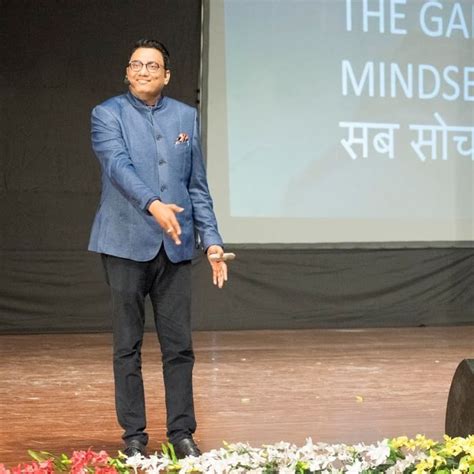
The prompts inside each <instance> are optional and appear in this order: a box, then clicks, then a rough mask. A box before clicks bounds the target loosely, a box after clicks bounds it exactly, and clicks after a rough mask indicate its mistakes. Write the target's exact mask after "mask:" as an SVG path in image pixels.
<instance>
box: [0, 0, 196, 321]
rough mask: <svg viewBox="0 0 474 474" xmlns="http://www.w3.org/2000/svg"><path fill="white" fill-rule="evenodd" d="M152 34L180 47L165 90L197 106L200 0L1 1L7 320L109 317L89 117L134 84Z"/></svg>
mask: <svg viewBox="0 0 474 474" xmlns="http://www.w3.org/2000/svg"><path fill="white" fill-rule="evenodd" d="M143 37H151V38H156V39H159V40H161V41H162V42H164V43H165V44H166V45H167V47H168V49H169V51H170V53H171V61H172V62H171V64H172V80H171V82H170V85H169V87H168V89H167V94H168V95H170V96H173V97H175V98H177V99H179V100H182V101H184V102H187V103H189V104H191V105H196V98H197V88H198V82H199V70H200V49H201V48H200V37H201V1H200V0H138V1H137V0H120V1H117V0H101V1H98V0H74V1H60V0H30V1H24V0H11V1H8V0H2V1H0V52H1V58H2V61H0V88H1V98H0V100H1V102H0V113H1V115H0V117H1V118H0V160H1V162H0V173H1V174H0V259H1V260H0V264H1V269H0V272H1V273H0V314H1V317H2V318H1V321H2V322H1V323H0V325H2V327H5V326H6V327H11V326H12V325H13V326H15V327H16V328H18V329H21V328H22V327H24V326H25V327H33V328H34V327H44V326H45V325H48V326H50V327H51V328H53V329H54V328H55V327H57V326H60V327H62V326H64V324H65V321H67V323H66V326H68V327H69V326H70V325H71V324H72V325H73V326H74V324H75V322H76V325H78V326H79V327H80V326H83V325H85V326H87V327H94V326H97V325H99V326H100V325H102V322H101V321H102V319H103V318H104V317H105V313H104V311H103V307H104V305H103V304H101V303H99V300H101V299H104V297H105V295H104V291H103V290H104V289H103V288H102V287H101V284H102V283H101V281H102V280H101V278H102V275H101V274H100V271H101V269H100V268H97V265H96V256H95V255H92V254H88V253H87V252H86V250H85V249H86V248H87V241H88V237H89V229H90V225H91V222H92V218H93V215H94V212H95V208H96V206H97V202H98V197H99V190H100V175H99V166H98V162H97V161H96V159H95V157H94V155H93V153H92V151H91V147H90V138H89V136H90V132H89V129H90V119H89V117H90V112H91V109H92V107H93V106H95V105H96V104H98V103H100V102H102V101H103V100H105V99H107V98H109V97H111V96H114V95H117V94H120V93H122V92H124V91H125V90H126V86H125V85H124V83H123V78H124V75H125V66H126V63H127V61H128V54H129V52H130V48H131V45H132V44H133V43H134V42H135V41H136V40H137V39H139V38H143ZM90 281H94V282H97V283H98V285H99V287H98V288H97V289H96V290H94V291H92V290H91V291H89V288H90V287H92V285H89V286H88V283H89V282H90ZM42 318H44V319H42ZM48 321H49V322H48ZM94 321H95V322H94ZM97 321H99V322H97Z"/></svg>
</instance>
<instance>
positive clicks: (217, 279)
mask: <svg viewBox="0 0 474 474" xmlns="http://www.w3.org/2000/svg"><path fill="white" fill-rule="evenodd" d="M213 254H218V255H220V256H222V255H223V254H224V249H223V248H222V247H221V246H220V245H211V246H210V247H209V248H208V249H207V257H208V260H209V264H210V265H211V268H212V282H213V283H214V285H217V286H218V287H219V288H222V287H223V286H224V282H226V281H227V264H226V263H225V262H223V261H219V260H217V261H216V260H211V259H210V258H209V256H210V255H213Z"/></svg>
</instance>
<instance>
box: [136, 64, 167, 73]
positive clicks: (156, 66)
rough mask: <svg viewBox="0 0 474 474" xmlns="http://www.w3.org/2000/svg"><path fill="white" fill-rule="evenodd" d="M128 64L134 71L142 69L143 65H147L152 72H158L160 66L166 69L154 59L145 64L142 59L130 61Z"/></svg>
mask: <svg viewBox="0 0 474 474" xmlns="http://www.w3.org/2000/svg"><path fill="white" fill-rule="evenodd" d="M128 66H129V68H130V69H131V70H132V71H134V72H138V71H141V70H142V68H143V66H145V67H146V68H147V70H148V72H151V73H157V72H158V71H159V70H160V67H161V68H163V69H164V67H163V66H160V65H159V64H158V63H155V62H154V61H151V62H149V63H146V64H143V63H142V62H141V61H130V62H129V63H128Z"/></svg>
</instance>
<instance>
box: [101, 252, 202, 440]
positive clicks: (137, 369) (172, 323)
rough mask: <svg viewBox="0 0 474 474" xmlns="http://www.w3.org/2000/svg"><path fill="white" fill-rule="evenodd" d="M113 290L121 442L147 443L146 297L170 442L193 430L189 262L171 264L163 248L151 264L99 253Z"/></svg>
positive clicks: (116, 379)
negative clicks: (143, 353)
mask: <svg viewBox="0 0 474 474" xmlns="http://www.w3.org/2000/svg"><path fill="white" fill-rule="evenodd" d="M102 261H103V264H104V269H105V274H106V280H107V283H108V285H109V287H110V290H111V293H112V306H113V336H114V337H113V339H114V351H113V352H114V355H113V364H114V379H115V407H116V410H117V418H118V421H119V423H120V426H122V428H123V429H124V434H123V439H124V441H125V443H127V442H128V441H130V440H131V439H137V440H139V441H140V442H141V443H143V444H145V445H146V444H147V442H148V434H147V433H146V431H145V428H146V413H145V394H144V389H143V379H142V370H141V367H142V362H141V349H142V342H143V332H144V324H145V298H146V296H147V295H149V296H150V299H151V302H152V305H153V312H154V318H155V327H156V331H157V335H158V339H159V341H160V346H161V354H162V362H163V378H164V385H165V398H166V413H167V418H166V419H167V436H168V439H169V440H170V441H171V442H172V443H173V442H174V443H175V442H177V441H179V440H181V439H182V438H186V437H189V436H191V435H192V434H193V433H194V431H195V430H196V419H195V415H194V403H193V386H192V370H193V366H194V352H193V348H192V340H191V262H190V261H186V262H180V263H172V262H171V261H170V260H169V259H168V257H167V256H166V253H165V251H164V249H163V247H162V248H161V250H160V251H159V253H158V255H157V256H156V257H155V258H154V259H153V260H151V261H149V262H135V261H133V260H128V259H124V258H119V257H113V256H111V255H102Z"/></svg>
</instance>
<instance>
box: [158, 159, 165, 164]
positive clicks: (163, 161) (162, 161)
mask: <svg viewBox="0 0 474 474" xmlns="http://www.w3.org/2000/svg"><path fill="white" fill-rule="evenodd" d="M165 163H166V160H163V159H162V160H160V161H159V162H158V164H159V165H164V164H165Z"/></svg>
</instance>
